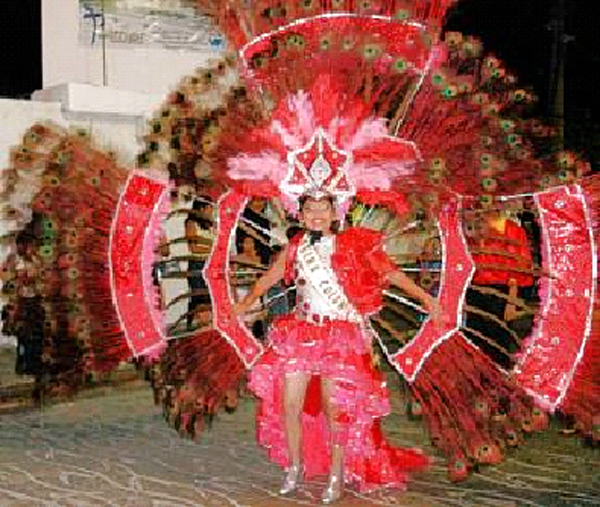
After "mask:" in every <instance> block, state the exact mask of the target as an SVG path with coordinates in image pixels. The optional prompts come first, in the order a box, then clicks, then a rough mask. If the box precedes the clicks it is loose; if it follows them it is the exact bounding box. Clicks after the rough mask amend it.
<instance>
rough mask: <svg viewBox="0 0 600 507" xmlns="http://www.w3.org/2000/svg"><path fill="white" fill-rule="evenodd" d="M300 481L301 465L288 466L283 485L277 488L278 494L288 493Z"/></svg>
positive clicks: (291, 491)
mask: <svg viewBox="0 0 600 507" xmlns="http://www.w3.org/2000/svg"><path fill="white" fill-rule="evenodd" d="M301 481H302V466H301V465H291V466H290V467H289V468H288V471H287V474H286V476H285V479H284V481H283V485H282V486H281V489H280V490H279V494H280V495H282V496H285V495H289V494H290V493H293V492H294V491H296V490H297V489H298V486H299V485H300V482H301Z"/></svg>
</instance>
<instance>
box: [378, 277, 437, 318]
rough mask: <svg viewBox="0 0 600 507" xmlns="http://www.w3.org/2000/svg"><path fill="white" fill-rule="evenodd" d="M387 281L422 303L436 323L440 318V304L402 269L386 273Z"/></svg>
mask: <svg viewBox="0 0 600 507" xmlns="http://www.w3.org/2000/svg"><path fill="white" fill-rule="evenodd" d="M387 279H388V282H389V283H391V284H393V285H395V286H396V287H399V288H400V289H402V290H403V291H405V292H406V293H407V294H408V295H409V296H412V297H414V298H416V299H418V300H419V301H421V303H423V307H424V308H425V310H426V311H427V313H429V315H430V317H431V320H432V321H434V322H435V323H436V324H437V323H439V322H440V320H441V310H440V305H439V303H438V301H437V299H435V298H434V297H433V296H431V294H428V293H427V292H425V291H424V290H423V289H422V288H421V287H419V286H418V285H417V284H416V283H415V282H413V281H412V280H411V279H410V278H409V277H408V276H406V275H405V274H404V273H403V272H402V271H400V270H398V269H394V270H392V271H390V272H388V274H387Z"/></svg>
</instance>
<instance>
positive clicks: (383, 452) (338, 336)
mask: <svg viewBox="0 0 600 507" xmlns="http://www.w3.org/2000/svg"><path fill="white" fill-rule="evenodd" d="M270 338H271V347H270V348H269V350H268V351H267V352H266V354H265V355H264V356H263V357H262V358H261V360H260V361H259V363H258V364H257V365H256V366H255V367H254V369H253V370H252V373H251V376H250V388H251V389H252V390H253V392H254V393H255V394H256V395H257V396H258V397H259V398H260V399H261V403H260V406H259V409H258V413H257V438H258V441H259V443H260V444H261V445H264V446H265V447H266V448H267V451H268V454H269V458H270V459H272V460H273V461H275V462H276V463H278V464H279V465H281V466H283V467H286V466H288V465H289V458H288V453H287V444H286V438H285V427H284V419H283V411H282V407H283V383H284V378H285V375H286V373H293V372H306V373H309V374H312V375H313V377H312V380H311V382H310V383H309V387H308V390H307V394H306V400H305V404H304V411H303V413H302V416H301V418H302V434H303V464H304V467H305V473H306V476H307V477H309V478H310V477H315V476H319V475H326V474H327V473H328V472H329V445H330V442H331V441H332V438H331V435H330V433H329V428H328V424H327V419H326V417H325V415H324V413H323V412H322V411H321V407H320V378H321V377H326V378H328V379H331V380H333V381H334V389H333V401H334V403H335V406H336V407H337V413H338V416H337V418H336V426H337V427H338V428H339V430H338V431H336V433H335V438H334V439H333V440H334V441H336V442H337V441H339V442H340V443H343V444H344V445H345V463H344V477H345V480H346V482H347V483H353V484H354V485H355V486H356V487H357V488H358V489H359V490H361V491H368V490H372V489H375V488H378V487H403V486H404V484H405V482H406V473H407V472H409V471H416V470H420V469H424V468H426V467H427V465H428V463H429V460H428V458H427V457H426V456H424V455H423V454H422V453H421V452H420V451H418V450H412V449H400V448H396V447H394V446H392V445H390V444H389V443H388V442H387V441H386V439H385V437H384V436H383V434H382V432H381V428H380V425H379V419H380V418H381V417H382V416H384V415H386V414H387V413H388V412H389V401H388V391H387V388H386V385H385V382H384V379H383V376H382V375H381V373H379V372H378V371H376V370H375V369H374V368H373V367H372V366H371V360H370V355H369V352H368V348H367V342H368V337H367V335H366V333H365V331H364V330H363V329H362V328H361V326H360V325H358V324H354V323H350V322H346V321H332V322H331V323H328V324H327V325H322V326H319V325H315V324H312V323H308V322H306V321H303V320H299V319H298V318H296V317H294V316H285V317H282V318H280V319H279V320H278V321H276V322H275V324H274V328H273V330H272V332H271V334H270Z"/></svg>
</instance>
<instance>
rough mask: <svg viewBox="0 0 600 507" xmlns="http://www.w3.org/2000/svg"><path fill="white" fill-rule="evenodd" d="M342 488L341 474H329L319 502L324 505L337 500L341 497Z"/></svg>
mask: <svg viewBox="0 0 600 507" xmlns="http://www.w3.org/2000/svg"><path fill="white" fill-rule="evenodd" d="M342 488H343V481H342V478H341V476H339V475H337V474H331V475H330V476H329V480H328V481H327V487H326V488H325V491H323V495H322V496H321V502H323V504H324V505H331V504H332V503H333V502H337V501H338V500H339V499H340V498H341V497H342Z"/></svg>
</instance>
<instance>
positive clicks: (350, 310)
mask: <svg viewBox="0 0 600 507" xmlns="http://www.w3.org/2000/svg"><path fill="white" fill-rule="evenodd" d="M296 262H297V263H298V271H299V272H300V276H302V277H304V278H305V280H306V283H308V284H309V285H310V286H311V288H312V289H314V290H315V292H317V293H318V294H319V295H320V296H321V298H322V299H323V301H325V302H327V304H328V306H329V308H330V313H329V316H330V317H332V318H337V319H340V320H349V321H352V322H362V317H361V315H360V314H359V313H358V312H357V311H356V309H355V308H354V307H353V306H352V304H351V303H350V301H349V300H348V297H347V296H346V294H345V292H344V289H343V288H342V287H341V285H340V284H339V283H338V281H337V277H336V275H335V273H334V271H333V269H331V266H328V265H327V264H326V263H325V262H324V261H323V259H322V258H321V256H320V255H319V253H318V252H317V249H316V248H315V247H314V245H311V244H310V242H309V241H307V240H306V239H305V240H304V241H302V242H301V243H300V246H299V247H298V253H297V254H296Z"/></svg>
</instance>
